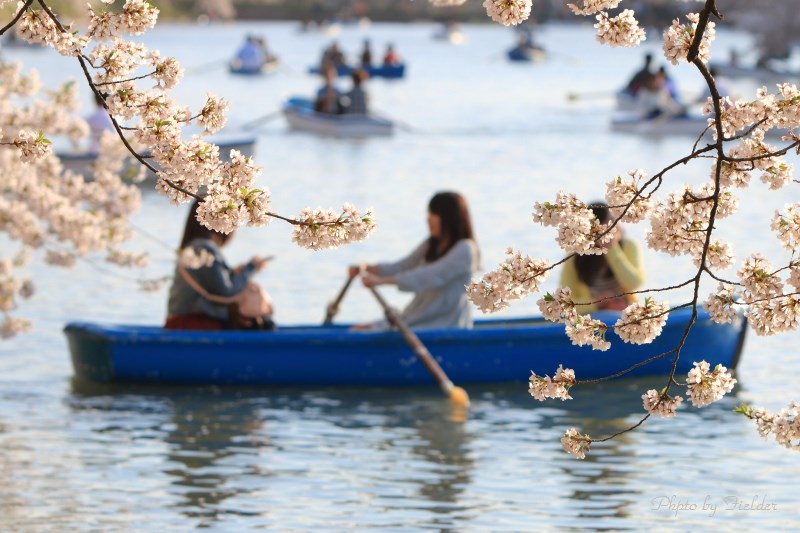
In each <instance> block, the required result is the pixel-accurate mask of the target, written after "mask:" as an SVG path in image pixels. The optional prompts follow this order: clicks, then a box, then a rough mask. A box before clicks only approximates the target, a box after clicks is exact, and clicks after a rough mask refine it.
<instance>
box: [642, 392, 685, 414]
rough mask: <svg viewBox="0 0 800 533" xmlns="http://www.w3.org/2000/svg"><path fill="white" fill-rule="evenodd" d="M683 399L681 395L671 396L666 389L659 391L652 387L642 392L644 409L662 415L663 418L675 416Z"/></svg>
mask: <svg viewBox="0 0 800 533" xmlns="http://www.w3.org/2000/svg"><path fill="white" fill-rule="evenodd" d="M682 401H683V398H681V397H680V396H674V397H673V396H670V395H669V394H667V392H666V391H665V390H664V391H661V392H658V391H657V390H655V389H650V390H649V391H647V392H646V393H644V394H642V404H643V405H644V410H645V411H647V412H648V413H650V414H651V415H655V416H660V417H662V418H672V417H673V416H675V414H676V411H677V409H678V407H680V405H681V402H682Z"/></svg>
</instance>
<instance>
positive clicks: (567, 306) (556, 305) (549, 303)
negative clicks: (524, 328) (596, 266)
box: [536, 287, 578, 323]
mask: <svg viewBox="0 0 800 533" xmlns="http://www.w3.org/2000/svg"><path fill="white" fill-rule="evenodd" d="M536 305H537V306H539V311H541V313H542V316H543V317H544V318H545V319H547V320H549V321H550V322H556V323H566V322H571V321H573V320H576V319H577V318H578V311H577V310H576V309H575V302H573V301H572V289H570V288H569V287H559V288H558V289H556V290H555V292H554V293H553V294H550V293H549V292H548V293H547V294H545V295H544V296H542V297H541V298H540V299H539V300H538V301H537V302H536Z"/></svg>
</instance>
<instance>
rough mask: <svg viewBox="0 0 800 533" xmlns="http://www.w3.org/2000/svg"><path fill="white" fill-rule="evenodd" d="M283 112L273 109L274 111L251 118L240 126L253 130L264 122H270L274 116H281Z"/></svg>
mask: <svg viewBox="0 0 800 533" xmlns="http://www.w3.org/2000/svg"><path fill="white" fill-rule="evenodd" d="M281 114H282V111H273V112H272V113H267V114H266V115H262V116H260V117H258V118H256V119H253V120H251V121H249V122H245V123H244V124H240V125H239V127H240V128H242V129H243V130H252V129H254V128H256V127H258V126H261V125H262V124H264V123H266V122H269V121H270V120H272V119H274V118H278V117H279V116H281Z"/></svg>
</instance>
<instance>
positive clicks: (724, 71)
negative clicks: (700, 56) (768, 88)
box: [710, 63, 800, 84]
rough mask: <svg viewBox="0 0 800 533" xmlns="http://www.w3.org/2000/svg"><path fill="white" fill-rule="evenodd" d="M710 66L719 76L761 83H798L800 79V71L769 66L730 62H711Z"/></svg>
mask: <svg viewBox="0 0 800 533" xmlns="http://www.w3.org/2000/svg"><path fill="white" fill-rule="evenodd" d="M710 68H712V69H713V70H714V72H715V73H716V75H717V76H721V77H724V78H729V79H742V78H744V79H751V80H755V81H757V82H759V83H770V84H772V83H785V82H789V83H796V82H797V81H799V80H800V72H798V71H790V70H778V69H774V68H769V67H755V66H752V67H745V66H740V65H731V64H730V63H711V64H710Z"/></svg>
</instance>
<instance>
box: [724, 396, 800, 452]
mask: <svg viewBox="0 0 800 533" xmlns="http://www.w3.org/2000/svg"><path fill="white" fill-rule="evenodd" d="M736 412H738V413H742V414H744V415H745V416H747V417H748V418H750V419H752V420H755V422H756V429H757V431H758V434H759V435H761V436H762V437H763V438H764V440H767V439H768V438H769V436H770V435H772V436H773V438H774V439H775V442H777V443H778V444H780V445H781V446H783V447H785V448H788V449H790V450H795V451H800V403H797V402H789V405H787V406H786V407H784V408H783V409H781V410H780V411H778V412H777V413H770V412H768V411H767V410H766V409H764V408H761V407H757V408H755V409H753V408H751V407H749V406H747V405H744V404H742V405H740V406H739V407H738V408H737V409H736Z"/></svg>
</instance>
